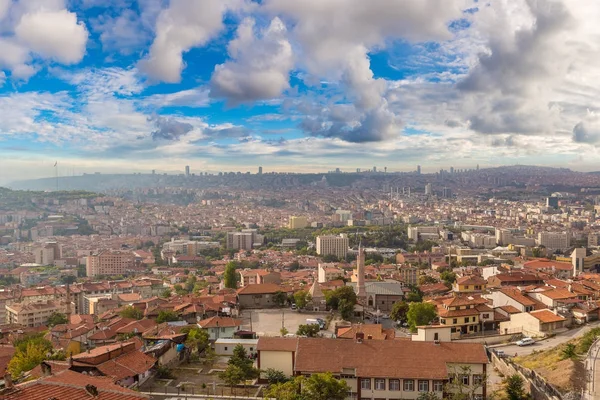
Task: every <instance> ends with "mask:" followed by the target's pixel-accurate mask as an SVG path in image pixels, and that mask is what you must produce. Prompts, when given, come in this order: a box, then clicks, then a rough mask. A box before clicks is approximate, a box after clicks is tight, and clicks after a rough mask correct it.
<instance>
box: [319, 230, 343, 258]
mask: <svg viewBox="0 0 600 400" xmlns="http://www.w3.org/2000/svg"><path fill="white" fill-rule="evenodd" d="M349 243H350V241H349V239H348V235H346V234H343V233H342V234H340V235H339V236H336V235H326V236H317V254H319V255H321V256H325V255H329V254H331V255H334V256H336V257H338V258H340V259H342V258H346V255H347V254H348V245H349Z"/></svg>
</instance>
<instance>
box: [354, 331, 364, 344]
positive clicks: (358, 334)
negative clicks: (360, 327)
mask: <svg viewBox="0 0 600 400" xmlns="http://www.w3.org/2000/svg"><path fill="white" fill-rule="evenodd" d="M363 340H365V334H364V333H362V332H356V343H362V342H363Z"/></svg>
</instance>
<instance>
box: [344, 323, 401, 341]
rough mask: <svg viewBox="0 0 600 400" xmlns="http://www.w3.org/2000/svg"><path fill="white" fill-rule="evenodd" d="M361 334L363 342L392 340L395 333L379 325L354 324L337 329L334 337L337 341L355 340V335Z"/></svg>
mask: <svg viewBox="0 0 600 400" xmlns="http://www.w3.org/2000/svg"><path fill="white" fill-rule="evenodd" d="M361 333H362V334H363V335H364V340H394V339H395V338H396V331H395V330H394V329H393V328H392V329H383V325H381V324H354V325H350V326H344V327H340V328H338V330H337V332H336V337H337V338H338V339H350V340H355V339H356V335H357V334H361Z"/></svg>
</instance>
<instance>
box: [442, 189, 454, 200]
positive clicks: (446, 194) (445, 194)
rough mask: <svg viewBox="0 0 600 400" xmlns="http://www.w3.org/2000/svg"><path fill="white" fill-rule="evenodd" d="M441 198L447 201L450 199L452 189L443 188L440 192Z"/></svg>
mask: <svg viewBox="0 0 600 400" xmlns="http://www.w3.org/2000/svg"><path fill="white" fill-rule="evenodd" d="M442 197H443V198H445V199H449V198H451V197H452V189H450V188H444V189H443V190H442Z"/></svg>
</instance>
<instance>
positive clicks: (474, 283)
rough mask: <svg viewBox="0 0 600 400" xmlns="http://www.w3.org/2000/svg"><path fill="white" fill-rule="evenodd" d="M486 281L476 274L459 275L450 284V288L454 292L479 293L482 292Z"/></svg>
mask: <svg viewBox="0 0 600 400" xmlns="http://www.w3.org/2000/svg"><path fill="white" fill-rule="evenodd" d="M486 287H487V281H486V280H485V279H483V278H482V277H480V276H478V275H466V276H461V277H460V278H458V279H457V280H456V281H455V282H454V283H453V284H452V290H453V291H454V292H456V293H479V292H484V291H485V289H486Z"/></svg>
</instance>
